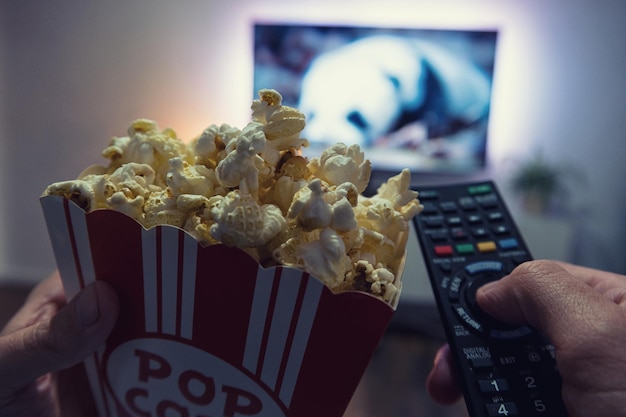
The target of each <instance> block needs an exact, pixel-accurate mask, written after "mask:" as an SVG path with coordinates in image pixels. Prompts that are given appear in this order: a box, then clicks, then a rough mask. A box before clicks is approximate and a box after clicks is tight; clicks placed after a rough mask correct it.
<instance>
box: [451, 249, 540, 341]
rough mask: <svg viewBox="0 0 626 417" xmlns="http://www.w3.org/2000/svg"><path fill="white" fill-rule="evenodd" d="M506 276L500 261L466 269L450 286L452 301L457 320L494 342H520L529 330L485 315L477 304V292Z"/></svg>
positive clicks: (474, 264)
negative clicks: (492, 339)
mask: <svg viewBox="0 0 626 417" xmlns="http://www.w3.org/2000/svg"><path fill="white" fill-rule="evenodd" d="M503 275H504V272H503V264H502V262H499V261H482V262H476V263H473V264H468V265H466V266H465V268H464V270H463V271H459V272H458V273H457V274H455V275H454V278H452V280H451V282H450V287H449V298H450V301H451V302H452V304H453V306H454V310H455V312H456V314H457V316H458V317H459V318H460V319H461V321H463V322H464V323H465V324H466V325H467V326H468V327H469V328H470V329H472V330H474V331H476V332H478V333H482V334H486V335H488V336H490V337H493V338H507V339H508V338H516V337H521V336H525V335H527V334H529V333H530V332H531V329H530V328H528V327H526V326H521V327H520V326H516V325H511V324H508V323H505V322H502V321H499V320H497V319H496V318H494V317H492V316H490V315H488V314H487V313H485V312H484V311H483V310H482V309H481V308H480V306H479V305H478V302H477V301H476V292H477V291H478V289H479V288H480V287H482V286H483V285H485V284H487V283H489V282H492V281H496V280H498V279H500V278H501V277H502V276H503Z"/></svg>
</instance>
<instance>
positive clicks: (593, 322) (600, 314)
mask: <svg viewBox="0 0 626 417" xmlns="http://www.w3.org/2000/svg"><path fill="white" fill-rule="evenodd" d="M476 298H477V302H478V304H479V305H480V307H481V308H482V309H483V310H484V311H485V312H486V313H488V314H490V315H492V316H494V317H496V318H497V319H500V320H502V321H505V322H509V323H512V324H519V325H522V324H523V325H530V326H532V327H535V328H538V329H540V330H541V331H543V332H544V333H545V334H547V335H548V336H549V337H550V338H551V339H552V342H553V343H554V344H555V345H560V346H567V345H568V344H569V343H573V344H575V343H577V341H579V340H581V337H584V335H585V334H588V335H589V336H591V337H595V338H597V337H598V336H600V334H598V332H601V331H602V329H600V328H598V326H599V325H600V324H601V323H606V322H607V319H610V318H611V317H615V314H616V311H615V310H616V309H618V307H617V306H616V305H615V304H614V303H610V302H609V301H608V300H607V299H606V298H605V297H604V296H603V295H602V294H600V293H598V292H597V291H595V290H594V289H593V288H592V287H590V286H589V285H588V284H587V283H585V282H584V281H583V280H580V279H578V278H577V277H574V276H573V275H572V274H571V273H570V272H569V271H568V270H567V269H566V268H564V267H563V266H562V265H560V264H558V263H555V262H550V261H533V262H527V263H524V264H522V265H520V266H519V267H518V268H516V270H514V271H513V272H512V273H511V274H510V275H509V276H507V277H505V278H502V279H501V280H499V281H496V282H493V283H490V284H487V285H485V286H483V287H482V288H480V289H479V290H478V292H477V297H476ZM621 313H623V312H621ZM620 320H621V319H620Z"/></svg>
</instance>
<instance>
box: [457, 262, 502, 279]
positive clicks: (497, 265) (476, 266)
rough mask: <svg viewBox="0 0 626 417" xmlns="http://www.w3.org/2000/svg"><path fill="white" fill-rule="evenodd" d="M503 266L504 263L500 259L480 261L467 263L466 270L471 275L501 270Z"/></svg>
mask: <svg viewBox="0 0 626 417" xmlns="http://www.w3.org/2000/svg"><path fill="white" fill-rule="evenodd" d="M502 267H503V264H502V262H500V261H480V262H474V263H471V264H467V265H465V271H466V272H467V273H468V274H470V275H476V274H483V273H486V272H501V271H502ZM485 283H486V282H485Z"/></svg>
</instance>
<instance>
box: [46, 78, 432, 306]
mask: <svg viewBox="0 0 626 417" xmlns="http://www.w3.org/2000/svg"><path fill="white" fill-rule="evenodd" d="M251 110H252V120H251V121H250V123H248V125H247V126H245V127H244V128H243V129H238V128H236V127H233V126H230V125H228V124H221V125H210V126H209V127H207V128H206V129H205V130H204V131H203V132H202V133H201V134H200V135H199V136H198V137H196V138H195V139H193V140H192V141H191V142H190V143H189V144H185V143H184V142H183V141H182V140H181V139H179V138H178V137H177V136H176V134H175V132H174V131H173V130H172V129H163V130H160V129H159V128H158V126H157V124H156V123H155V122H153V121H150V120H146V119H139V120H136V121H134V122H133V123H132V124H131V126H130V127H129V128H128V131H127V133H128V136H126V137H114V138H113V139H112V140H111V142H110V143H109V146H107V147H106V148H105V149H104V151H103V152H102V155H103V156H104V157H105V158H107V159H108V160H109V163H108V165H106V166H99V165H95V166H91V167H88V168H86V169H85V170H84V171H83V172H82V173H81V174H80V175H79V177H78V179H76V180H73V181H63V182H58V183H55V184H51V185H50V186H49V187H48V188H47V189H46V190H45V192H44V195H61V196H64V197H66V198H68V199H70V200H72V201H74V202H76V203H77V204H78V205H79V206H80V207H81V208H82V209H83V210H84V211H86V212H90V211H93V210H98V209H111V210H116V211H120V212H122V213H125V214H126V215H128V216H130V217H132V218H134V219H135V220H136V221H138V222H139V223H141V224H142V225H143V226H144V227H145V228H147V229H148V228H151V227H153V226H155V225H158V224H169V225H173V226H176V227H178V228H181V229H183V230H185V231H186V232H187V233H189V234H190V235H191V236H193V237H194V238H195V239H197V240H198V241H199V242H200V244H202V245H205V246H206V245H212V244H216V243H222V244H224V245H227V246H236V247H240V248H241V249H243V250H244V251H246V252H248V253H249V254H251V255H252V256H253V257H254V258H255V259H257V260H258V262H259V263H260V264H261V265H262V266H265V267H269V266H273V265H277V264H283V265H288V266H295V267H298V268H302V269H305V270H306V271H307V272H309V273H310V274H311V275H313V276H315V277H317V278H318V279H320V280H321V281H323V282H324V283H325V284H326V285H327V286H328V287H329V288H331V289H332V290H333V291H335V292H340V291H347V290H359V291H365V292H369V293H371V294H373V295H374V296H377V297H379V298H381V299H383V300H384V301H386V302H388V303H390V304H392V305H393V304H394V303H396V302H397V297H398V295H399V293H400V290H401V282H400V279H399V277H398V276H397V275H398V272H399V268H400V264H401V260H402V258H403V256H404V248H405V243H406V235H407V229H408V222H409V221H410V220H411V218H412V217H413V216H415V215H417V214H418V213H419V212H420V211H421V208H422V206H421V205H420V202H419V200H418V198H417V197H418V195H417V192H415V191H412V190H411V189H410V172H409V171H408V170H403V171H402V172H401V173H399V174H398V175H396V176H395V177H392V178H390V179H389V180H388V181H387V182H386V183H385V184H383V185H381V186H380V187H379V189H378V190H377V193H376V195H374V196H372V197H369V198H368V197H365V196H363V195H361V193H362V192H363V191H364V190H365V188H366V187H367V184H368V182H369V178H370V175H371V164H370V162H369V161H368V160H367V159H365V155H364V153H363V152H362V151H361V149H360V147H359V146H358V145H352V146H347V145H345V144H343V143H337V144H335V145H333V146H331V147H330V148H328V149H326V150H324V151H323V152H322V154H321V155H320V157H317V158H311V159H310V160H308V159H307V158H305V157H303V156H302V155H300V151H301V148H302V147H304V146H308V141H307V140H306V139H305V138H301V137H300V133H301V132H302V130H303V129H304V126H305V118H304V115H303V114H302V113H301V112H300V111H298V110H297V109H294V108H292V107H288V106H283V105H282V96H281V95H280V94H279V93H278V92H277V91H275V90H270V89H264V90H260V91H259V99H258V100H253V102H252V105H251Z"/></svg>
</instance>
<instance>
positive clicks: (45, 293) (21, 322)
mask: <svg viewBox="0 0 626 417" xmlns="http://www.w3.org/2000/svg"><path fill="white" fill-rule="evenodd" d="M65 304H66V300H65V292H64V291H63V284H62V283H61V277H60V276H59V274H58V272H55V273H54V274H52V275H50V276H49V277H48V278H47V279H45V280H43V281H42V282H40V283H39V284H38V285H37V286H35V288H33V290H32V291H31V292H30V293H29V294H28V296H27V297H26V300H24V304H23V305H22V307H21V308H20V309H19V310H18V311H17V312H16V313H15V315H13V317H12V318H11V319H10V320H9V321H8V322H7V324H6V326H5V327H4V329H3V330H2V332H1V333H0V335H3V334H8V333H12V332H14V331H16V330H20V329H23V328H25V327H28V326H31V325H33V324H34V323H37V322H40V321H44V320H49V319H50V318H51V317H52V316H53V315H54V314H56V312H57V311H58V310H59V309H60V308H62V307H63V306H64V305H65Z"/></svg>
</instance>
